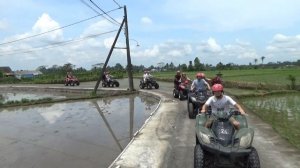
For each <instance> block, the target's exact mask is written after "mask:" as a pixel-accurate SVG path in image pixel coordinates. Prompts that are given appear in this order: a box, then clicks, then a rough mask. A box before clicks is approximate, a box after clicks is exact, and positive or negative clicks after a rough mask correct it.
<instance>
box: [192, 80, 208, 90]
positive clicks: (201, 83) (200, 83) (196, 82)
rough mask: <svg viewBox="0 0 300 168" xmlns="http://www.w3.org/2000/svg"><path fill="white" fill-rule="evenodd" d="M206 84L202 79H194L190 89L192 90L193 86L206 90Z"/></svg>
mask: <svg viewBox="0 0 300 168" xmlns="http://www.w3.org/2000/svg"><path fill="white" fill-rule="evenodd" d="M207 85H208V83H207V82H206V81H205V80H204V79H200V80H198V79H195V80H194V81H193V83H192V85H191V90H194V89H195V88H196V90H198V89H200V90H206V87H207Z"/></svg>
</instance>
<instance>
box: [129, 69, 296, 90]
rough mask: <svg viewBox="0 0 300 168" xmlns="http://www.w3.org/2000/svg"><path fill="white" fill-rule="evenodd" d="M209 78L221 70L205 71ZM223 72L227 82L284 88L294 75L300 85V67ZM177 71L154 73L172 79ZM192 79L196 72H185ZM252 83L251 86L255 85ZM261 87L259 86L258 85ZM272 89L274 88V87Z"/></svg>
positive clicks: (156, 76) (159, 76) (138, 75)
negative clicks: (290, 76)
mask: <svg viewBox="0 0 300 168" xmlns="http://www.w3.org/2000/svg"><path fill="white" fill-rule="evenodd" d="M203 72H204V73H205V74H206V77H207V78H210V79H212V78H213V77H215V76H216V74H217V73H218V72H219V71H203ZM220 72H221V73H222V74H223V77H222V78H223V80H224V81H225V82H233V84H235V83H234V82H238V83H241V84H245V83H249V84H254V85H263V88H265V87H268V86H266V85H273V86H274V85H280V86H282V87H281V88H282V89H287V86H288V85H290V84H291V81H290V80H288V76H289V75H292V76H294V77H295V78H296V85H300V68H296V67H295V68H289V69H249V70H223V71H220ZM175 73H176V71H175V70H174V71H173V72H155V73H152V75H153V76H154V77H155V78H157V79H160V80H164V81H172V80H173V79H174V75H175ZM185 73H186V74H187V76H188V77H189V78H190V79H195V75H196V73H197V72H196V71H195V72H185ZM134 76H135V77H141V76H142V74H141V73H140V74H134ZM254 85H250V88H251V87H252V88H253V87H254ZM258 88H259V87H258ZM271 89H274V87H272V88H271Z"/></svg>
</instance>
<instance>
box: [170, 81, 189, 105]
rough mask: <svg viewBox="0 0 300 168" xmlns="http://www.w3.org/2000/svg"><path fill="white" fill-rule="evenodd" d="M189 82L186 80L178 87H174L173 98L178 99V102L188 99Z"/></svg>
mask: <svg viewBox="0 0 300 168" xmlns="http://www.w3.org/2000/svg"><path fill="white" fill-rule="evenodd" d="M189 91H190V90H189V81H188V80H186V81H184V82H182V83H180V84H179V85H178V86H175V87H174V89H173V97H174V98H179V100H185V99H187V97H188V93H189Z"/></svg>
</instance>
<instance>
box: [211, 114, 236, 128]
mask: <svg viewBox="0 0 300 168" xmlns="http://www.w3.org/2000/svg"><path fill="white" fill-rule="evenodd" d="M215 120H216V118H215V117H214V116H213V115H211V116H210V117H209V118H208V119H207V121H206V125H208V126H211V124H212V123H213V121H215ZM234 121H236V120H235V118H234V117H233V116H231V117H230V118H229V122H230V123H231V124H232V125H233V122H234Z"/></svg>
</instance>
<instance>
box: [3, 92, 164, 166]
mask: <svg viewBox="0 0 300 168" xmlns="http://www.w3.org/2000/svg"><path fill="white" fill-rule="evenodd" d="M158 103H159V100H158V99H157V98H155V97H151V96H146V95H141V94H136V95H130V96H126V97H124V96H123V97H112V98H104V99H89V100H84V101H73V102H64V103H56V104H43V105H35V106H26V107H9V108H0V122H1V127H0V167H7V168H10V167H11V168H39V167H43V168H48V167H49V168H53V167H56V168H69V167H70V168H71V167H72V168H76V167H78V168H81V167H87V168H92V167H107V166H109V165H110V163H111V162H112V161H113V160H114V159H115V158H116V157H117V156H118V155H119V154H120V153H121V152H122V150H123V149H124V148H125V147H126V145H127V144H128V143H129V142H130V140H131V139H132V137H133V135H134V133H135V132H136V131H137V130H139V129H140V128H141V127H142V125H143V124H144V122H145V120H146V119H147V118H149V116H150V114H151V113H152V112H153V111H154V110H155V109H156V108H157V106H158Z"/></svg>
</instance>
